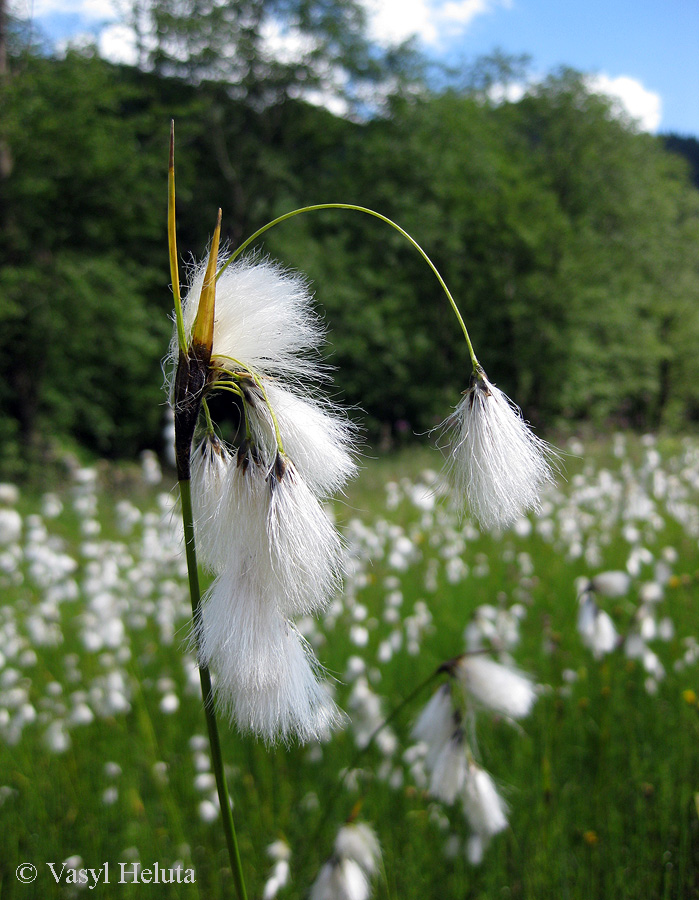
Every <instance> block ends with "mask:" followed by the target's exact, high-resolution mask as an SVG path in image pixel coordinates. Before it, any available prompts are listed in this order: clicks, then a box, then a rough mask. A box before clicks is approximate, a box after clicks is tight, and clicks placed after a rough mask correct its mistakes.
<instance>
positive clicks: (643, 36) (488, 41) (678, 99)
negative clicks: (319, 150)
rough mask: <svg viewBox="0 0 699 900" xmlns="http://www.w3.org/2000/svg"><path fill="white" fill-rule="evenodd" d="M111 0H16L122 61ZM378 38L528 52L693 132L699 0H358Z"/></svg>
mask: <svg viewBox="0 0 699 900" xmlns="http://www.w3.org/2000/svg"><path fill="white" fill-rule="evenodd" d="M116 2H118V0H15V2H14V3H13V5H14V6H15V8H17V10H18V11H20V12H24V14H27V12H28V9H27V8H25V9H24V10H22V6H23V5H24V6H25V7H27V6H29V4H31V6H30V8H31V9H32V11H33V15H34V19H35V20H36V21H37V23H38V24H39V25H40V26H42V27H43V28H44V30H45V31H47V32H48V34H49V35H50V36H52V37H54V38H55V39H57V40H65V39H66V38H68V37H77V36H79V35H80V34H81V33H82V34H84V33H86V32H92V33H96V32H100V29H101V36H100V45H101V48H102V50H103V52H104V53H105V55H107V56H111V57H112V58H121V59H126V60H128V59H129V36H128V34H127V33H126V32H125V31H124V29H120V28H118V27H115V26H111V27H109V26H108V27H106V28H102V26H104V24H105V23H109V22H110V21H113V19H114V17H115V14H114V12H113V8H114V4H115V3H116ZM363 2H365V4H366V6H367V8H368V10H369V13H370V17H371V23H372V30H373V32H374V34H375V36H376V37H377V38H378V39H380V40H382V41H385V42H389V41H391V40H397V39H402V38H405V37H408V36H409V35H410V34H413V33H414V34H416V35H417V37H418V39H419V40H420V41H421V42H422V44H423V45H424V47H425V49H426V50H427V51H428V52H429V53H430V54H431V55H433V56H435V57H437V58H441V59H445V60H465V61H466V62H470V61H473V60H474V59H475V58H476V57H477V56H479V55H483V54H488V53H491V52H492V51H493V50H494V49H496V48H498V49H500V50H502V51H504V52H505V53H508V54H513V55H519V54H523V53H526V54H529V55H530V56H531V59H532V63H531V73H532V76H533V77H542V76H544V75H546V74H547V73H548V72H550V71H552V70H553V69H555V68H557V67H558V66H561V65H567V66H572V67H573V68H576V69H579V70H581V71H583V72H589V73H595V74H597V75H598V76H600V78H599V80H598V82H597V83H596V87H597V88H598V89H600V90H604V91H605V92H608V93H612V94H614V95H615V96H619V97H621V99H622V102H624V104H625V105H626V107H627V108H628V109H629V110H630V111H631V112H632V114H634V115H635V116H636V117H638V118H639V121H640V122H641V123H642V126H643V127H644V128H646V129H647V130H649V131H661V132H667V131H676V132H679V133H681V134H690V135H694V136H697V137H699V0H607V2H603V0H585V2H584V3H574V2H569V0H363Z"/></svg>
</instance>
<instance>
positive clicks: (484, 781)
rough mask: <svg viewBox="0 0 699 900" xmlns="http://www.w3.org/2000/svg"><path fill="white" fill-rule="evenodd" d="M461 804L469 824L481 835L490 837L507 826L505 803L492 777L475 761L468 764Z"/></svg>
mask: <svg viewBox="0 0 699 900" xmlns="http://www.w3.org/2000/svg"><path fill="white" fill-rule="evenodd" d="M463 804H464V814H465V816H466V818H467V819H468V823H469V825H470V826H471V828H472V829H473V831H474V832H475V833H476V834H479V835H481V837H483V838H490V837H492V836H493V835H494V834H498V832H500V831H503V830H504V829H505V828H507V805H506V804H505V801H504V800H503V799H502V797H501V796H500V794H498V791H497V788H496V787H495V782H494V781H493V779H492V778H491V777H490V775H489V774H488V773H487V772H486V771H485V769H482V768H481V767H480V766H479V765H478V764H477V763H475V762H471V763H470V764H469V766H468V772H467V773H466V778H465V781H464V792H463Z"/></svg>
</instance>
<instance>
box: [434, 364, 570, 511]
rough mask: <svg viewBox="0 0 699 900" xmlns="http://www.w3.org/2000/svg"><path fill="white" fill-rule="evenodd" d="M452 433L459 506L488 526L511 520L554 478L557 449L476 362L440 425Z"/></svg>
mask: <svg viewBox="0 0 699 900" xmlns="http://www.w3.org/2000/svg"><path fill="white" fill-rule="evenodd" d="M442 430H444V431H446V432H447V433H448V434H449V438H450V446H449V451H448V461H449V470H450V473H451V475H452V481H453V483H454V487H455V491H456V496H455V502H456V504H457V506H458V507H464V506H468V507H469V508H470V509H471V511H472V513H473V514H474V516H475V517H476V518H477V519H478V521H479V522H480V523H481V525H483V526H484V527H485V528H496V527H505V526H507V525H512V524H513V523H514V522H515V521H517V519H519V518H520V517H521V516H522V514H523V513H524V512H526V511H527V510H530V509H531V510H534V511H538V510H539V509H540V505H539V497H540V494H541V491H542V489H543V488H544V487H546V485H549V484H553V482H554V472H553V468H552V462H553V463H555V461H556V452H555V451H554V450H553V449H552V448H551V447H550V446H549V445H548V444H547V443H546V442H545V441H542V440H541V438H538V437H537V436H536V435H535V434H534V433H533V432H532V431H531V430H530V428H529V426H528V425H527V423H526V422H525V421H524V419H523V418H522V414H521V412H520V410H519V409H518V407H516V406H515V404H514V403H513V402H512V401H511V400H510V399H509V397H507V396H506V395H505V394H504V393H503V392H502V391H501V390H500V389H499V388H497V387H495V385H494V384H492V383H491V382H490V381H489V380H488V377H487V375H486V374H485V372H484V371H483V369H482V368H481V367H480V366H479V365H478V364H477V362H476V363H474V370H473V374H472V376H471V380H470V383H469V386H468V388H467V390H466V391H464V395H463V398H462V400H461V402H460V403H459V405H458V406H457V407H456V409H455V410H454V412H453V413H452V415H451V416H450V417H449V418H448V419H447V420H446V422H445V423H444V424H443V425H442Z"/></svg>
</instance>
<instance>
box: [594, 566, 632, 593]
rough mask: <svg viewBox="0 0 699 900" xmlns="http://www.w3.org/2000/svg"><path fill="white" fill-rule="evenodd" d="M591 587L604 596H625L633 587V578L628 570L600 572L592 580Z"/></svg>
mask: <svg viewBox="0 0 699 900" xmlns="http://www.w3.org/2000/svg"><path fill="white" fill-rule="evenodd" d="M590 587H591V588H592V590H593V591H595V592H596V593H597V594H602V596H603V597H623V596H624V595H625V594H628V592H629V589H630V587H631V578H630V576H629V575H628V574H627V573H626V572H615V571H611V572H598V573H597V574H596V575H594V576H593V577H592V579H591V580H590Z"/></svg>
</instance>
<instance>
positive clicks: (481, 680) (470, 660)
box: [455, 654, 536, 719]
mask: <svg viewBox="0 0 699 900" xmlns="http://www.w3.org/2000/svg"><path fill="white" fill-rule="evenodd" d="M455 674H456V675H457V677H458V678H459V680H460V681H461V684H462V685H463V687H464V689H465V690H466V692H467V694H469V695H470V696H471V697H473V699H474V700H476V702H477V703H479V704H480V705H481V706H484V707H486V709H490V710H492V712H495V713H499V714H500V715H502V716H507V717H508V718H510V719H521V718H523V717H524V716H527V715H529V712H530V711H531V708H532V706H533V705H534V701H535V699H536V694H535V692H534V685H533V684H532V682H531V680H530V679H529V678H528V677H527V676H526V675H524V674H523V673H522V672H517V671H515V670H514V669H510V668H509V667H508V666H503V665H501V664H500V663H496V662H494V661H493V660H492V659H488V658H487V657H485V656H481V655H480V654H479V655H475V656H464V657H462V658H461V659H460V660H459V662H458V664H457V666H456V670H455Z"/></svg>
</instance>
